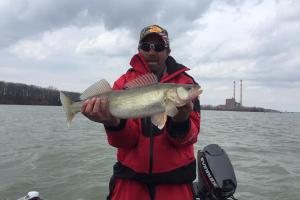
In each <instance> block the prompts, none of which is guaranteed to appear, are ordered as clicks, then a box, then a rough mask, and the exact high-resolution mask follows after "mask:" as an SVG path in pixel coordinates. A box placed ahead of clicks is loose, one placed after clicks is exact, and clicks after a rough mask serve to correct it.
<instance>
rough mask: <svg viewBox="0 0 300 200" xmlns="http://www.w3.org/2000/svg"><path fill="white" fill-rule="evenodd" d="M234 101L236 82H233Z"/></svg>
mask: <svg viewBox="0 0 300 200" xmlns="http://www.w3.org/2000/svg"><path fill="white" fill-rule="evenodd" d="M233 99H234V100H235V81H233Z"/></svg>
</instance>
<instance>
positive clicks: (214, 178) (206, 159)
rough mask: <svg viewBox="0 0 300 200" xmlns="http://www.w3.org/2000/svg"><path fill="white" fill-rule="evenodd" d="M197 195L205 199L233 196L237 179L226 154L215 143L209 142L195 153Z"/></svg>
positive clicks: (217, 199)
mask: <svg viewBox="0 0 300 200" xmlns="http://www.w3.org/2000/svg"><path fill="white" fill-rule="evenodd" d="M197 162H198V183H196V184H194V189H195V188H196V189H197V190H198V197H200V199H201V200H202V199H207V200H226V199H229V198H233V199H234V197H233V194H234V192H235V190H236V187H237V181H236V177H235V173H234V169H233V166H232V164H231V162H230V159H229V157H228V155H227V154H226V152H225V150H223V149H222V148H221V147H220V146H219V145H217V144H210V145H208V146H206V147H204V149H203V150H202V151H201V150H199V151H198V153H197Z"/></svg>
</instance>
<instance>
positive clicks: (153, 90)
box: [60, 73, 202, 129]
mask: <svg viewBox="0 0 300 200" xmlns="http://www.w3.org/2000/svg"><path fill="white" fill-rule="evenodd" d="M125 88H126V89H125V90H112V88H111V87H110V85H109V83H108V82H107V81H106V80H104V79H102V80H100V81H98V82H97V83H95V84H93V85H91V86H90V87H89V88H87V89H86V90H85V91H84V92H83V93H82V94H81V96H80V100H81V101H78V102H73V101H72V100H71V99H70V98H69V97H67V96H66V95H65V94H64V93H63V92H60V101H61V103H62V106H63V108H64V110H65V112H66V114H67V124H68V127H69V126H70V124H71V121H72V119H73V117H74V116H75V114H76V113H78V112H80V109H81V107H82V105H83V102H84V101H85V100H87V99H91V98H93V97H99V98H101V97H106V98H108V102H109V111H110V112H111V114H112V115H113V116H114V117H117V118H120V119H131V118H133V119H134V118H140V117H151V122H152V123H153V124H154V125H155V126H157V127H158V128H159V129H162V128H163V127H164V125H165V123H166V121H167V116H171V117H173V116H175V115H176V114H177V112H178V110H177V108H176V107H181V106H183V105H185V104H186V103H188V102H190V101H192V100H193V99H195V98H197V97H198V96H199V95H200V94H201V93H202V89H201V87H200V86H199V85H196V84H174V83H159V82H158V81H157V77H156V76H155V75H154V74H152V73H148V74H145V75H142V76H140V77H138V78H136V79H134V80H133V81H130V82H128V83H127V84H126V85H125Z"/></svg>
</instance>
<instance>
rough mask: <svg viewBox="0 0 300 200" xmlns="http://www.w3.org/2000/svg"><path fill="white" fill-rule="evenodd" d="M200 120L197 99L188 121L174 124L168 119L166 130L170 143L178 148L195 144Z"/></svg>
mask: <svg viewBox="0 0 300 200" xmlns="http://www.w3.org/2000/svg"><path fill="white" fill-rule="evenodd" d="M200 118H201V117H200V103H199V100H198V99H197V100H196V101H195V102H194V110H193V111H192V112H191V114H190V118H189V120H188V121H186V122H181V123H175V122H172V121H171V119H168V122H167V130H168V133H169V134H168V137H169V140H170V141H171V143H173V144H174V145H175V146H179V147H180V146H186V145H191V144H194V143H196V142H197V137H198V134H199V131H200Z"/></svg>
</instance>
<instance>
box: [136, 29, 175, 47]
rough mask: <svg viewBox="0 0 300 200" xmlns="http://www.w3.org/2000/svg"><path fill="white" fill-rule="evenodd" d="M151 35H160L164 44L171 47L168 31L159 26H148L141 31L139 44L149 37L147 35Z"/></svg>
mask: <svg viewBox="0 0 300 200" xmlns="http://www.w3.org/2000/svg"><path fill="white" fill-rule="evenodd" d="M150 34H157V35H159V36H160V37H161V38H162V39H163V41H164V43H165V46H166V47H170V46H169V45H170V44H169V36H168V31H167V30H166V29H164V28H162V27H161V26H158V25H150V26H146V27H145V28H143V29H142V30H141V33H140V40H139V43H141V42H142V40H143V39H144V38H145V37H146V36H147V35H150Z"/></svg>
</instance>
